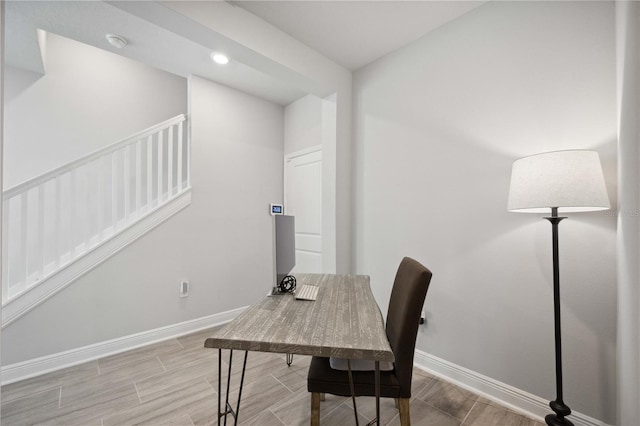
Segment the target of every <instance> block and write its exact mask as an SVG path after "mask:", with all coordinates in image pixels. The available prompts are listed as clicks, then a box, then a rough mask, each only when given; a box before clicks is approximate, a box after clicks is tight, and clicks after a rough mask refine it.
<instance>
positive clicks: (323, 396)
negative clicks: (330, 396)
mask: <svg viewBox="0 0 640 426" xmlns="http://www.w3.org/2000/svg"><path fill="white" fill-rule="evenodd" d="M325 399H327V395H326V394H325V393H324V392H322V393H320V401H324V400H325Z"/></svg>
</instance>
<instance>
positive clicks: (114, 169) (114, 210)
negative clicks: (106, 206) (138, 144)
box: [111, 151, 118, 235]
mask: <svg viewBox="0 0 640 426" xmlns="http://www.w3.org/2000/svg"><path fill="white" fill-rule="evenodd" d="M111 228H112V229H113V233H112V235H113V234H115V233H116V229H118V152H117V151H116V152H114V153H113V154H111Z"/></svg>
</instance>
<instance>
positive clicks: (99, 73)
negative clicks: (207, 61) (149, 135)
mask: <svg viewBox="0 0 640 426" xmlns="http://www.w3.org/2000/svg"><path fill="white" fill-rule="evenodd" d="M7 43H11V40H10V39H7ZM46 46H47V54H46V57H47V62H46V70H47V73H46V74H45V75H44V76H39V75H38V74H34V73H31V72H28V71H23V70H18V69H16V68H12V67H6V69H5V70H6V83H7V87H8V88H9V90H7V91H6V93H5V128H4V135H5V144H4V149H5V153H6V157H5V159H6V161H5V163H4V177H5V182H4V183H5V187H6V188H9V187H12V186H14V185H16V184H18V183H20V182H23V181H24V180H27V179H29V178H32V177H35V176H38V175H40V174H42V173H44V172H47V171H49V170H51V169H53V168H55V167H58V166H61V165H63V164H65V163H67V162H69V161H72V160H74V159H76V158H78V157H81V156H83V155H86V154H88V153H91V152H93V151H95V150H97V149H99V148H102V147H103V146H105V145H108V144H111V143H113V142H116V141H118V140H120V139H122V138H125V137H127V136H129V135H131V134H133V133H135V132H137V131H140V130H143V129H145V128H147V127H150V126H152V125H154V124H156V123H159V122H161V121H164V120H166V119H168V118H171V117H174V116H176V115H178V114H184V113H185V112H186V110H187V80H186V79H185V78H182V77H178V76H175V75H173V74H169V73H167V72H164V71H160V70H157V69H154V68H151V67H149V66H146V65H143V64H141V63H139V62H136V61H133V60H131V59H127V58H125V57H122V56H119V55H116V54H114V53H111V52H107V51H105V50H101V49H97V48H95V47H92V46H88V45H85V44H82V43H79V42H77V41H74V40H70V39H67V38H64V37H60V36H57V35H55V34H48V35H47V43H46Z"/></svg>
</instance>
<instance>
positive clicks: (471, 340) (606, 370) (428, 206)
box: [353, 2, 616, 423]
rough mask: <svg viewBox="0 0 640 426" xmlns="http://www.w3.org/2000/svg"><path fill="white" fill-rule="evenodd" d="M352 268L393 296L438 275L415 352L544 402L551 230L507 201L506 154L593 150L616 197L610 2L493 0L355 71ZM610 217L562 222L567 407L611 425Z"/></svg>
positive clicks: (551, 382) (384, 296) (549, 348)
mask: <svg viewBox="0 0 640 426" xmlns="http://www.w3.org/2000/svg"><path fill="white" fill-rule="evenodd" d="M353 92H354V120H355V122H354V129H355V131H354V134H355V144H356V150H355V153H356V161H355V164H356V167H357V170H356V184H357V186H356V195H357V199H356V207H355V209H356V219H355V223H356V230H355V234H356V239H355V245H356V254H357V256H356V272H358V273H367V274H370V275H371V280H372V287H373V289H374V293H375V295H376V298H377V299H378V301H379V303H380V304H381V305H382V306H383V309H384V307H385V306H386V303H387V301H388V296H389V293H390V290H391V284H392V281H393V277H394V274H395V270H396V268H397V266H398V264H399V262H400V260H401V258H402V257H403V256H411V257H414V258H416V259H417V260H419V261H421V262H423V263H424V264H425V265H426V266H428V267H429V268H431V269H432V271H433V274H434V275H433V280H432V282H431V288H430V290H429V294H428V295H427V301H426V305H425V308H426V311H427V324H426V326H424V327H422V328H421V329H420V333H419V339H418V344H417V348H418V349H420V350H422V351H425V352H428V353H430V354H433V355H435V356H437V357H439V358H442V359H445V360H447V361H449V362H452V363H454V364H457V365H459V366H462V367H465V368H468V369H470V370H472V371H475V372H478V373H480V374H483V375H486V376H489V377H491V378H493V379H496V380H499V381H501V382H504V383H507V384H509V385H512V386H515V387H516V388H519V389H522V390H524V391H527V392H530V393H533V394H535V395H539V396H540V397H543V398H544V399H546V400H551V399H555V375H554V355H553V354H554V343H553V295H552V271H551V267H552V265H551V227H550V225H549V223H548V222H547V221H545V220H542V219H541V216H539V215H526V214H515V213H509V212H507V210H506V205H507V194H508V189H509V178H510V172H511V165H512V163H513V161H514V160H516V159H517V158H520V157H522V156H525V155H529V154H534V153H538V152H544V151H551V150H559V149H569V148H586V149H595V150H597V151H599V152H600V154H601V159H602V161H603V166H604V169H605V176H606V178H607V183H608V188H609V194H610V196H611V197H612V201H613V205H615V194H616V187H615V182H616V164H615V160H616V159H615V156H616V151H615V150H616V142H615V141H616V108H615V57H614V6H613V3H608V2H490V3H487V4H485V5H483V6H481V7H480V8H478V9H476V10H474V11H472V12H470V13H469V14H467V15H465V16H463V17H461V18H460V19H458V20H456V21H454V22H452V23H450V24H448V25H446V26H443V27H441V28H440V29H438V30H436V31H434V32H432V33H430V34H428V35H427V36H425V37H423V38H422V39H420V40H418V41H416V42H414V43H412V44H410V45H409V46H407V47H405V48H403V49H400V50H399V51H396V52H394V53H392V54H390V55H388V56H386V57H384V58H382V59H380V60H378V61H376V62H374V63H373V64H371V65H369V66H367V67H365V68H363V69H361V70H359V71H358V72H357V73H356V74H355V76H354V82H353ZM615 241H616V218H615V214H611V213H608V212H600V213H586V214H574V215H571V217H570V218H569V219H567V220H565V221H563V222H562V224H561V226H560V250H561V253H560V261H561V287H562V302H563V312H562V314H563V344H564V360H565V363H564V365H565V402H566V403H567V404H568V405H569V406H570V407H571V408H572V409H573V410H575V411H578V412H581V413H584V414H586V415H588V416H592V417H595V418H597V419H601V420H603V421H605V422H608V423H614V421H615V407H616V377H615V361H616V346H615V345H616V337H615V336H616V269H615V265H616V260H615V250H616V243H615Z"/></svg>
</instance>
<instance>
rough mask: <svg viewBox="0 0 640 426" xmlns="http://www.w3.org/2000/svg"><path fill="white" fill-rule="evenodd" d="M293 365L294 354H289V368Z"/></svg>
mask: <svg viewBox="0 0 640 426" xmlns="http://www.w3.org/2000/svg"><path fill="white" fill-rule="evenodd" d="M291 364H293V354H287V366H289V367H291Z"/></svg>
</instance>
